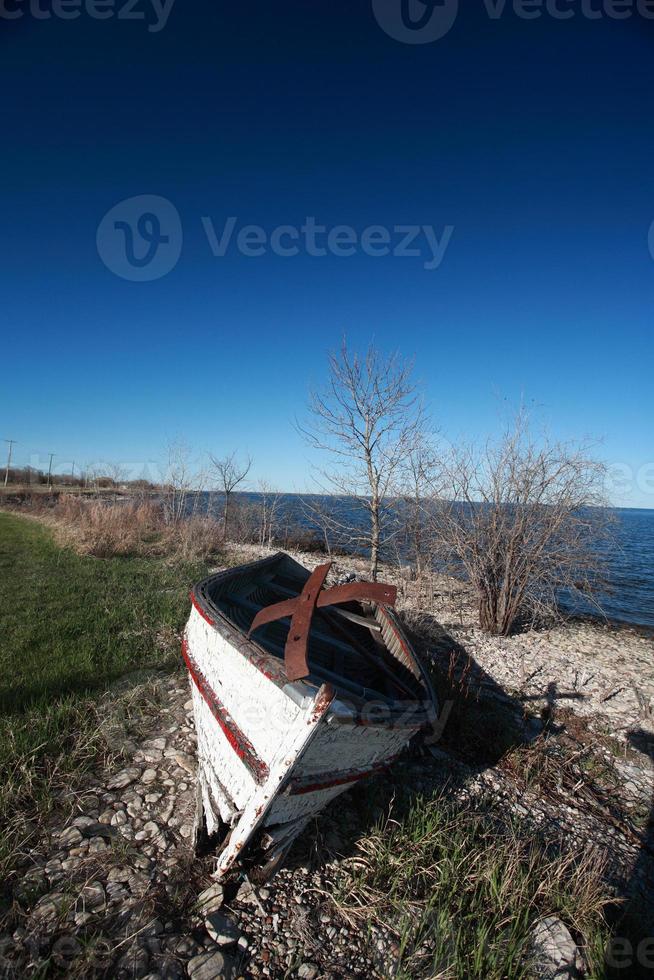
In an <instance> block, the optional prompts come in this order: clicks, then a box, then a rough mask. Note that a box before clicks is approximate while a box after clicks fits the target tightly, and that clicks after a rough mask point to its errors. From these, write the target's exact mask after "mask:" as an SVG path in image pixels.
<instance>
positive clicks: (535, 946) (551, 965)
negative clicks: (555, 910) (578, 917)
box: [531, 915, 583, 980]
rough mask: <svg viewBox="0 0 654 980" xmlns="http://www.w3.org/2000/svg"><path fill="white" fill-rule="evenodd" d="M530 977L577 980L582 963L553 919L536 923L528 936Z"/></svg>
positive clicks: (567, 935)
mask: <svg viewBox="0 0 654 980" xmlns="http://www.w3.org/2000/svg"><path fill="white" fill-rule="evenodd" d="M531 956H532V967H533V971H534V976H535V977H537V978H538V980H577V978H578V977H580V976H581V975H582V974H581V967H582V966H583V960H582V956H581V953H580V952H579V949H578V948H577V944H576V943H575V941H574V939H573V938H572V936H571V935H570V932H569V930H568V928H567V926H565V925H564V924H563V922H561V920H560V919H558V918H557V917H556V916H555V915H548V916H547V918H545V919H540V920H539V921H538V922H537V923H536V925H535V926H534V928H533V930H532V934H531Z"/></svg>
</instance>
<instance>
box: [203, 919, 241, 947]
mask: <svg viewBox="0 0 654 980" xmlns="http://www.w3.org/2000/svg"><path fill="white" fill-rule="evenodd" d="M204 925H205V928H206V930H207V932H208V933H209V935H210V936H211V938H212V939H213V941H214V942H215V943H217V944H218V946H233V945H234V944H235V943H237V942H238V941H239V939H240V938H241V932H240V929H237V927H236V926H235V925H234V923H233V922H232V920H231V919H229V918H227V916H226V915H223V914H222V912H212V913H211V915H208V916H207V917H206V919H205V920H204Z"/></svg>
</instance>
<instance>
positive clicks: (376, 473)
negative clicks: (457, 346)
mask: <svg viewBox="0 0 654 980" xmlns="http://www.w3.org/2000/svg"><path fill="white" fill-rule="evenodd" d="M411 370H412V365H411V364H410V363H407V362H405V361H403V360H402V359H401V357H400V356H399V354H391V355H390V356H388V357H386V356H384V355H382V354H381V353H380V352H379V351H378V350H376V349H375V348H374V347H369V348H368V351H367V353H366V355H365V356H364V357H361V356H359V354H357V353H354V354H351V353H350V352H349V351H348V349H347V346H346V343H345V341H343V344H342V346H341V349H340V351H338V352H332V353H330V355H329V380H328V383H327V385H326V387H325V388H324V389H323V390H320V391H314V392H313V393H312V395H311V399H310V402H309V418H308V421H307V422H306V423H305V424H304V425H301V426H300V427H299V428H300V431H301V432H302V433H303V435H304V437H305V438H306V440H307V442H308V443H309V445H310V446H311V447H312V448H313V449H315V450H317V451H318V452H319V453H320V454H321V455H322V456H323V457H326V458H327V460H328V463H327V465H326V466H325V467H320V468H318V482H319V484H320V485H321V487H322V489H323V490H324V491H325V492H326V493H332V494H339V495H344V496H346V497H348V498H350V499H351V501H352V504H353V506H354V507H356V506H357V505H358V508H359V509H360V510H361V511H364V512H365V514H366V517H367V521H365V522H362V523H361V524H359V522H357V523H356V524H354V523H352V524H350V525H349V526H347V528H343V529H342V530H343V531H345V532H346V535H347V543H349V544H350V545H351V546H352V548H353V549H356V550H361V549H365V550H366V551H367V552H368V554H369V555H370V574H371V577H372V578H373V579H375V578H376V577H377V569H378V565H379V558H380V551H381V547H382V544H383V542H384V540H386V539H388V537H389V535H390V534H391V533H392V530H393V528H392V525H393V517H394V510H393V508H392V507H389V506H388V504H389V501H390V500H391V499H392V498H393V497H394V496H395V495H396V494H397V489H398V486H397V485H398V479H399V471H400V467H401V464H402V461H403V460H404V459H406V457H407V455H408V454H409V453H410V452H411V450H412V449H413V447H414V446H415V445H416V442H417V440H418V439H419V436H420V433H421V430H422V427H423V421H424V420H423V412H422V406H421V403H420V401H419V398H418V395H417V390H416V386H415V384H414V383H413V381H412V379H411ZM362 524H363V525H365V524H367V527H366V526H362ZM343 543H345V542H343Z"/></svg>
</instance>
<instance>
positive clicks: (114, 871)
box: [0, 549, 654, 980]
mask: <svg viewBox="0 0 654 980" xmlns="http://www.w3.org/2000/svg"><path fill="white" fill-rule="evenodd" d="M257 553H258V550H257V549H241V551H240V553H239V557H242V558H243V560H247V559H248V558H250V557H254V556H255V554H257ZM300 557H301V558H302V559H303V560H304V561H305V563H306V564H307V565H314V564H317V560H316V558H315V557H310V556H300ZM352 571H355V572H362V571H363V569H361V568H360V567H359V566H358V563H357V562H356V561H354V560H352V559H340V558H339V559H338V561H337V568H336V569H335V573H336V574H337V575H339V574H342V573H343V572H352ZM385 577H386V578H387V579H389V578H391V579H392V578H395V579H396V581H397V582H398V584H399V585H400V592H401V598H400V606H401V607H404V608H405V610H406V616H407V622H408V625H409V626H410V628H411V629H412V630H413V631H414V636H415V640H416V642H417V644H418V645H419V647H420V649H421V652H422V653H423V655H425V656H428V657H429V658H430V659H431V660H432V661H433V662H434V664H435V666H436V667H437V669H438V670H439V671H440V672H441V674H442V675H443V676H446V677H447V678H448V682H449V684H450V689H451V690H453V691H458V692H459V693H460V694H461V696H462V697H465V698H466V699H467V701H468V702H469V703H470V704H472V705H484V706H485V708H487V707H488V706H489V705H490V706H492V708H493V715H492V718H491V716H490V715H487V716H480V717H481V719H482V720H481V721H480V723H479V724H480V725H481V727H482V729H483V726H484V721H483V718H484V717H488V718H489V719H490V721H492V722H493V724H496V725H498V732H500V730H501V736H502V737H504V734H505V732H506V731H508V730H509V729H510V730H511V732H512V741H511V744H510V745H508V747H507V746H505V745H504V744H502V745H500V744H499V741H498V745H497V751H495V752H493V745H490V747H489V746H488V745H487V746H486V755H484V753H481V754H480V753H476V754H475V752H472V751H468V750H467V743H466V744H464V741H465V739H464V732H463V728H462V727H461V724H462V723H461V722H460V720H458V721H457V720H455V721H454V722H453V725H454V735H453V736H452V737H450V739H449V740H448V738H447V737H446V735H444V738H443V741H442V743H439V745H437V746H433V747H431V748H430V749H429V750H425V749H424V748H423V749H421V750H419V751H414V752H413V753H412V754H410V755H409V756H408V757H407V759H406V760H405V763H404V765H403V771H402V779H403V780H404V781H406V782H411V783H412V785H414V786H415V788H416V790H417V791H424V792H427V793H429V792H433V791H434V788H435V787H438V786H441V787H442V786H443V785H445V784H446V783H447V784H448V785H450V786H452V791H453V792H454V793H461V794H465V795H474V794H475V793H480V792H491V793H492V794H493V795H494V796H495V797H496V798H498V799H501V800H503V801H505V802H506V805H507V806H508V807H510V808H511V809H513V810H515V811H516V812H517V813H520V814H522V815H523V816H525V817H528V818H529V819H530V820H533V821H534V822H535V823H536V824H537V825H539V826H540V827H543V828H545V829H547V830H550V829H552V828H555V829H556V831H557V832H559V833H561V832H563V834H564V835H566V836H567V837H568V840H569V841H571V842H573V841H574V839H575V838H576V839H578V840H579V842H580V843H584V844H586V843H587V842H588V841H589V840H591V841H594V842H595V843H596V845H597V849H598V854H600V853H601V859H602V860H606V862H607V869H608V870H607V875H608V876H609V877H611V880H612V881H613V882H614V883H615V887H616V890H617V891H618V892H620V891H621V893H622V894H630V895H640V896H641V898H640V899H639V901H641V900H642V901H645V900H650V899H651V883H652V858H653V856H654V849H653V841H652V834H651V807H652V800H653V799H654V766H653V763H652V759H653V757H654V723H653V710H654V669H653V668H654V643H653V642H652V640H651V639H649V638H647V637H644V636H641V635H639V634H637V633H636V632H633V631H629V630H618V631H615V630H611V629H609V628H604V627H602V626H597V625H593V624H567V625H565V626H559V627H556V628H554V629H552V630H550V631H549V632H544V631H541V632H535V631H533V632H529V633H525V634H523V635H520V636H516V637H513V638H511V639H498V638H489V637H486V636H484V635H483V634H481V633H480V632H479V631H478V630H477V629H476V627H475V626H474V617H473V610H472V608H471V606H470V600H469V596H467V595H466V594H465V591H464V590H462V589H461V587H460V586H458V585H457V584H456V583H452V582H451V581H447V580H444V579H436V580H434V581H432V582H430V583H429V584H428V586H426V585H424V584H423V586H422V588H421V590H418V589H417V587H416V586H415V583H410V582H407V581H406V580H405V579H404V578H403V577H402V576H401V574H399V573H397V574H396V573H395V572H394V571H393V570H392V569H389V570H387V574H386V575H385ZM155 686H156V687H157V688H158V704H159V705H160V706H159V707H158V708H157V710H156V711H155V712H151V713H150V714H149V715H147V716H144V721H143V726H142V730H140V731H139V734H138V737H136V738H133V737H132V738H131V739H128V740H127V741H126V743H125V745H124V746H123V750H122V753H121V761H120V763H119V764H117V765H113V766H111V767H110V768H109V769H108V770H106V771H101V772H96V773H95V774H93V776H90V777H87V779H86V781H85V782H84V783H83V784H82V785H80V786H79V787H75V788H74V791H73V790H71V794H70V796H69V798H67V799H65V800H61V807H59V808H57V807H55V810H54V812H53V815H52V819H51V821H50V824H49V826H48V827H47V828H46V829H44V830H43V831H42V832H41V833H40V836H39V839H38V842H37V843H34V842H32V843H31V844H30V846H29V848H26V851H25V854H24V856H23V858H22V862H21V874H22V879H21V881H20V882H19V884H18V885H17V887H16V888H15V901H14V905H13V907H12V909H11V911H10V914H9V916H8V917H7V920H6V924H5V934H4V935H2V936H1V937H0V976H4V977H7V978H10V977H11V978H13V977H16V978H17V977H31V976H34V977H36V976H46V975H49V973H50V972H52V973H53V974H55V973H56V972H57V971H64V972H66V973H67V974H68V975H71V976H84V977H86V976H90V977H95V976H98V977H101V976H102V977H116V978H131V977H149V978H151V980H155V978H182V977H191V978H193V980H212V978H215V977H221V976H226V977H234V978H236V977H239V976H243V977H260V976H270V977H302V978H306V980H311V978H318V977H320V978H328V977H331V978H337V977H338V978H341V977H361V978H363V977H375V976H380V977H381V976H388V975H391V974H392V972H393V971H392V963H393V956H394V952H395V951H394V940H393V937H392V935H390V934H388V935H385V934H383V933H381V932H378V933H375V932H372V933H371V934H367V933H365V932H363V931H362V930H360V929H358V928H356V927H355V926H353V925H352V924H351V923H350V922H349V921H348V920H347V919H346V918H344V917H342V916H341V915H340V914H339V912H338V910H337V907H336V906H335V904H334V903H333V902H332V901H331V899H330V897H329V894H330V888H329V887H328V886H329V884H330V882H331V881H332V879H333V877H334V875H335V874H336V873H337V871H338V868H339V866H340V863H341V862H342V861H343V860H345V859H346V858H347V857H348V855H350V854H351V853H352V850H353V848H354V844H355V841H356V838H357V836H358V835H359V834H360V833H361V827H360V822H359V821H360V814H359V813H358V812H357V800H356V796H355V797H353V796H352V794H347V795H346V796H345V797H343V798H341V799H340V800H339V802H338V805H337V807H334V806H333V807H332V808H331V810H329V811H327V812H326V814H325V815H324V816H323V817H322V818H321V819H320V821H319V822H318V824H315V823H314V824H313V825H312V826H311V827H310V828H309V829H308V830H307V831H306V832H305V834H304V835H303V837H302V838H301V840H300V841H299V842H298V845H297V846H296V848H295V849H294V851H293V852H292V855H291V858H290V860H289V863H288V865H287V867H286V868H285V869H283V870H282V871H280V872H279V873H278V874H277V875H276V876H275V878H274V879H273V880H272V881H271V882H270V883H268V884H267V885H266V886H264V887H258V886H253V885H252V884H251V883H250V882H249V880H248V878H247V877H246V876H245V875H244V873H243V872H240V873H236V874H234V875H232V876H231V877H230V878H228V879H227V880H225V881H224V882H223V883H221V884H217V883H215V882H214V881H213V880H212V878H211V872H212V868H213V862H212V858H211V856H208V857H206V858H203V859H196V858H195V857H194V856H193V853H192V847H191V837H192V830H193V818H194V813H195V776H194V773H195V734H194V729H193V718H192V712H191V708H192V705H191V701H190V695H189V688H188V683H187V680H186V677H185V675H184V674H182V673H181V672H180V673H179V674H176V675H174V676H173V677H161V678H159V679H158V680H157V681H156V682H155ZM490 721H489V724H490ZM457 725H458V726H459V727H456V726H457ZM490 731H491V729H490V728H488V729H486V732H487V734H486V742H492V738H491V737H489V736H488V732H490ZM446 733H447V726H446ZM545 735H549V736H555V737H554V738H552V737H549V738H547V739H546V738H545ZM499 738H500V735H499V734H498V739H499ZM468 748H469V746H468ZM582 764H583V765H582ZM580 767H581V768H580ZM584 767H585V768H584ZM580 772H581V773H582V778H581V780H580V779H579V778H578V776H579V773H580ZM63 814H66V816H65V817H63V816H62V815H63ZM598 859H599V858H598ZM554 925H556V924H554ZM548 935H549V933H548Z"/></svg>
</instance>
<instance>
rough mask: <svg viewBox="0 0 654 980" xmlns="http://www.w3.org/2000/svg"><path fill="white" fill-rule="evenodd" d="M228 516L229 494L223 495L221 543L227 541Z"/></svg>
mask: <svg viewBox="0 0 654 980" xmlns="http://www.w3.org/2000/svg"><path fill="white" fill-rule="evenodd" d="M228 516H229V494H228V493H225V505H224V507H223V541H226V540H227V518H228Z"/></svg>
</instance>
